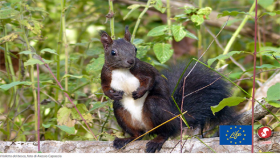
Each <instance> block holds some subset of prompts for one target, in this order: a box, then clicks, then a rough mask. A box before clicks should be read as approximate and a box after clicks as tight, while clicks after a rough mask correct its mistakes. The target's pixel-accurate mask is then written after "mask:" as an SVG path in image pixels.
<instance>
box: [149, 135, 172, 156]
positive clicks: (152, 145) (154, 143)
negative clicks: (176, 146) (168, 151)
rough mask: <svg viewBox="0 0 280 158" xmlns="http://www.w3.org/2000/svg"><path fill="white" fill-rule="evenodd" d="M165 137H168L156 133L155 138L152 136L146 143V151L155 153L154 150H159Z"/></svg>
mask: <svg viewBox="0 0 280 158" xmlns="http://www.w3.org/2000/svg"><path fill="white" fill-rule="evenodd" d="M167 139H168V137H166V136H162V135H158V136H157V137H156V138H154V139H153V140H151V141H149V142H148V143H147V144H146V152H147V153H155V152H156V150H158V151H160V149H161V148H162V146H163V144H164V143H165V141H166V140H167Z"/></svg>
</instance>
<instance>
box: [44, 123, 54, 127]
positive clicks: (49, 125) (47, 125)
mask: <svg viewBox="0 0 280 158" xmlns="http://www.w3.org/2000/svg"><path fill="white" fill-rule="evenodd" d="M51 125H52V124H50V123H49V124H43V123H42V126H43V127H45V128H50V127H51Z"/></svg>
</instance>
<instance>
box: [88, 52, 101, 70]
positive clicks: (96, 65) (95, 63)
mask: <svg viewBox="0 0 280 158" xmlns="http://www.w3.org/2000/svg"><path fill="white" fill-rule="evenodd" d="M103 65H104V54H100V55H99V57H98V58H97V59H95V58H93V59H92V60H91V63H90V64H88V65H87V67H86V71H87V73H89V74H93V73H94V72H96V71H100V70H101V69H102V67H103Z"/></svg>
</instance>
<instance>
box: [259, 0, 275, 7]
mask: <svg viewBox="0 0 280 158" xmlns="http://www.w3.org/2000/svg"><path fill="white" fill-rule="evenodd" d="M273 2H274V0H260V1H258V4H259V5H260V6H262V7H263V8H267V7H269V6H270V5H272V4H273Z"/></svg>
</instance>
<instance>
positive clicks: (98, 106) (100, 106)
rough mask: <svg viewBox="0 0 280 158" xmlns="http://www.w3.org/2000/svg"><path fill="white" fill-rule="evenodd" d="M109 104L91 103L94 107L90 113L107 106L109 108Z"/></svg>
mask: <svg viewBox="0 0 280 158" xmlns="http://www.w3.org/2000/svg"><path fill="white" fill-rule="evenodd" d="M107 103H108V102H102V103H101V102H91V103H89V104H92V105H93V107H92V108H91V109H90V110H89V111H88V112H92V111H94V110H95V109H98V108H102V107H105V106H107Z"/></svg>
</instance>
